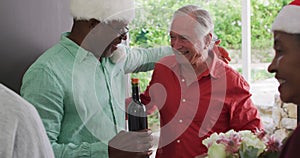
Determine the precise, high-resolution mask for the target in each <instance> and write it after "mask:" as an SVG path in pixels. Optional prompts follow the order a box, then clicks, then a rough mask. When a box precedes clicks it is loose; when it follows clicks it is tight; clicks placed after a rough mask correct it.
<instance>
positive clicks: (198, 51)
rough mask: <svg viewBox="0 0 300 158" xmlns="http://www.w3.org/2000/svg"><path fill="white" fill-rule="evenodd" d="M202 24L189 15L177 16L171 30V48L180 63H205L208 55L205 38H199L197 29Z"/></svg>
mask: <svg viewBox="0 0 300 158" xmlns="http://www.w3.org/2000/svg"><path fill="white" fill-rule="evenodd" d="M199 25H200V24H199V23H198V22H197V21H196V20H195V19H193V18H191V17H190V16H188V15H178V16H175V17H174V19H173V21H172V24H171V29H170V38H171V47H172V48H173V49H174V50H176V51H177V53H175V55H176V57H177V61H178V62H179V63H187V61H188V62H189V63H190V64H192V65H193V64H196V63H203V62H205V60H206V57H207V54H205V53H206V51H204V48H205V42H204V40H203V39H204V38H203V37H200V36H199V33H197V32H196V29H195V27H198V26H199Z"/></svg>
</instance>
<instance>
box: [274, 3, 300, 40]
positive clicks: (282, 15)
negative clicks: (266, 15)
mask: <svg viewBox="0 0 300 158" xmlns="http://www.w3.org/2000/svg"><path fill="white" fill-rule="evenodd" d="M272 31H283V32H286V33H290V34H300V0H294V1H293V2H291V3H290V4H289V5H286V6H284V7H283V8H282V10H281V11H280V12H279V13H278V15H277V17H276V18H275V21H274V23H273V25H272Z"/></svg>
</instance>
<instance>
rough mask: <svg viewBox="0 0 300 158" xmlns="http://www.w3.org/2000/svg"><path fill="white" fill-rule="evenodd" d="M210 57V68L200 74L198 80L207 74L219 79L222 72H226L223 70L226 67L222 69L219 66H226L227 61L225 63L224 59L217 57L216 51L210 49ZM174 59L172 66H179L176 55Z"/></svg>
mask: <svg viewBox="0 0 300 158" xmlns="http://www.w3.org/2000/svg"><path fill="white" fill-rule="evenodd" d="M209 58H210V59H211V60H208V62H207V64H208V69H207V70H206V71H204V72H203V73H201V74H200V75H199V76H198V80H200V79H201V78H203V77H207V76H211V77H212V78H214V79H218V78H220V77H221V74H223V73H224V72H221V71H222V70H224V69H220V68H219V67H224V66H225V65H224V64H225V63H223V61H221V60H220V59H219V58H217V56H216V55H215V53H213V52H212V51H209ZM172 60H173V62H172V63H171V64H170V68H174V67H179V64H178V62H177V61H176V56H175V55H174V57H173V58H172Z"/></svg>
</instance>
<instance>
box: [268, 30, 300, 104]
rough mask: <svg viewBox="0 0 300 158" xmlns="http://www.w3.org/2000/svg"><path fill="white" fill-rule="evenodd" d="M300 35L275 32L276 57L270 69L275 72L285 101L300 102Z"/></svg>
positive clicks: (281, 96)
mask: <svg viewBox="0 0 300 158" xmlns="http://www.w3.org/2000/svg"><path fill="white" fill-rule="evenodd" d="M299 36H300V35H293V34H287V33H284V32H279V31H275V32H274V50H275V53H276V54H275V57H274V59H273V61H272V63H271V64H270V65H269V68H268V71H269V72H271V73H275V78H276V79H277V80H278V82H279V83H280V86H279V87H278V90H279V92H280V98H281V99H282V100H283V101H284V102H292V103H295V104H300V37H299Z"/></svg>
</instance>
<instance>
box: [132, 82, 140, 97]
mask: <svg viewBox="0 0 300 158" xmlns="http://www.w3.org/2000/svg"><path fill="white" fill-rule="evenodd" d="M132 99H133V100H135V101H139V100H140V96H139V86H138V84H132Z"/></svg>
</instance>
